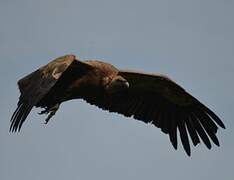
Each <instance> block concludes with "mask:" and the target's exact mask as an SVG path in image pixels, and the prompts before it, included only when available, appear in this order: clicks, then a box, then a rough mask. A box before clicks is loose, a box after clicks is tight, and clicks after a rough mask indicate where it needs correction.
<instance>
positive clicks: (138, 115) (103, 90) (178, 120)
mask: <svg viewBox="0 0 234 180" xmlns="http://www.w3.org/2000/svg"><path fill="white" fill-rule="evenodd" d="M18 86H19V89H20V93H21V95H20V98H19V102H18V107H17V109H16V110H15V112H14V114H13V115H12V118H11V126H10V131H12V132H15V131H17V130H18V131H19V130H20V129H21V126H22V124H23V122H24V121H25V119H26V118H27V116H28V114H29V113H30V111H31V109H32V108H33V107H34V106H35V107H41V108H44V110H43V111H42V112H41V114H43V113H48V114H49V115H48V117H47V119H46V123H47V122H48V121H49V119H50V118H51V117H52V116H53V115H54V114H55V112H56V111H57V110H58V108H59V105H60V104H61V103H62V102H64V101H68V100H71V99H77V98H80V99H84V100H85V101H87V102H88V103H90V104H93V105H96V106H98V107H99V108H102V109H104V110H108V111H110V112H117V113H120V114H123V115H124V116H127V117H133V118H134V119H138V120H141V121H143V122H145V123H152V124H154V125H155V126H157V127H159V128H161V130H162V131H163V132H164V133H166V134H168V135H169V138H170V141H171V143H172V145H173V146H174V148H175V149H177V132H179V134H180V138H181V142H182V145H183V147H184V149H185V151H186V153H187V154H188V155H190V144H189V137H190V139H191V140H192V143H193V145H194V146H196V145H197V144H198V143H200V141H201V140H202V141H203V142H204V144H205V145H206V146H207V148H209V149H210V148H211V142H210V140H212V141H213V142H214V144H216V145H217V146H219V141H218V138H217V137H216V132H217V129H218V126H220V127H222V128H225V126H224V124H223V122H222V121H221V120H220V119H219V117H218V116H217V115H215V113H214V112H212V111H211V110H210V109H209V108H207V107H206V106H205V105H203V104H202V103H201V102H199V101H198V100H197V99H196V98H194V97H193V96H192V95H190V94H189V93H187V92H186V91H185V90H184V89H183V88H182V87H180V86H179V85H178V84H176V83H175V82H173V81H172V80H170V79H169V78H168V77H166V76H163V75H159V74H144V73H139V72H131V71H120V70H118V69H116V68H115V67H114V66H112V65H110V64H108V63H104V62H100V61H84V62H81V61H79V60H77V59H76V58H75V56H74V55H66V56H63V57H60V58H57V59H55V60H53V61H51V62H50V63H48V64H47V65H45V66H43V67H41V68H40V69H38V70H36V71H35V72H33V73H31V74H29V75H27V76H26V77H24V78H22V79H21V80H19V81H18ZM177 129H178V130H177Z"/></svg>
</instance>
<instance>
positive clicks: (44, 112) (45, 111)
mask: <svg viewBox="0 0 234 180" xmlns="http://www.w3.org/2000/svg"><path fill="white" fill-rule="evenodd" d="M48 113H49V111H48V109H45V110H42V111H41V112H39V113H37V114H39V115H42V114H48Z"/></svg>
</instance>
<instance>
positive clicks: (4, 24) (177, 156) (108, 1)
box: [0, 0, 234, 180]
mask: <svg viewBox="0 0 234 180" xmlns="http://www.w3.org/2000/svg"><path fill="white" fill-rule="evenodd" d="M233 9H234V1H233V0H223V1H218V0H193V1H192V0H177V1H174V0H157V1H155V0H152V1H149V0H145V1H138V0H40V1H39V0H20V1H17V0H0V55H1V66H0V82H1V91H0V92H1V93H0V99H1V101H0V107H1V108H0V115H1V118H0V119H1V121H0V144H1V146H0V147H1V148H0V159H1V161H0V179H1V180H13V179H22V180H42V179H43V180H49V179H50V180H51V179H57V180H64V179H77V180H93V179H96V180H110V179H111V180H120V179H121V180H130V179H134V180H142V179H147V180H151V179H152V180H153V179H154V180H155V179H182V180H183V179H184V180H187V179H189V180H198V179H206V180H208V179H212V180H220V179H225V180H231V179H233V177H234V156H233V152H234V141H233V138H234V132H233V125H234V123H233V112H234V109H233V107H234V96H233V92H234V85H233V82H234V81H233V78H234V35H233V32H234V21H233V17H234V11H233ZM69 53H73V54H75V55H77V56H78V57H80V59H101V60H104V61H107V62H109V63H112V64H113V65H115V66H116V67H118V68H124V69H135V70H141V71H145V72H159V73H163V74H167V75H168V76H169V77H171V78H172V79H173V80H175V81H176V82H178V83H179V84H180V85H182V86H183V87H184V88H185V89H186V90H187V91H189V92H190V93H192V94H193V95H194V96H195V97H197V98H198V99H199V100H201V101H202V102H203V103H204V104H206V105H207V106H208V107H210V108H211V109H212V110H213V111H215V112H216V113H217V115H219V116H220V117H221V119H222V120H223V121H224V123H225V125H226V127H227V129H226V130H222V129H221V130H220V131H219V132H218V137H219V139H220V143H221V147H219V148H218V147H215V146H214V147H213V148H212V150H208V149H206V148H205V146H204V144H200V145H198V146H197V147H195V148H192V157H190V158H189V157H187V155H186V154H185V152H184V151H183V150H182V146H181V145H180V146H179V150H177V151H175V150H174V149H173V147H172V145H171V144H170V141H169V138H168V137H167V136H166V135H164V134H163V133H162V132H161V131H160V130H159V129H158V128H154V127H152V126H150V125H146V124H144V123H142V122H139V121H134V120H133V119H132V118H125V117H123V116H121V115H118V114H115V113H112V114H111V113H108V112H105V111H102V110H99V109H98V108H96V107H95V106H91V105H89V104H86V103H84V102H83V101H79V100H76V101H71V102H67V103H64V104H63V105H62V107H61V108H60V110H59V112H58V113H57V114H56V116H55V117H54V118H53V119H52V120H51V122H50V123H49V124H48V125H44V124H43V122H44V119H45V116H39V115H37V112H39V109H35V110H33V111H32V113H31V114H30V116H29V117H28V119H27V122H25V124H24V126H23V128H22V132H20V133H17V134H10V133H9V132H8V130H9V125H10V123H9V120H10V117H11V115H12V113H13V111H14V110H15V108H16V103H17V100H18V96H19V91H18V89H17V85H16V82H17V80H18V79H19V78H21V77H23V76H24V75H26V74H28V73H29V72H32V71H34V70H35V69H36V68H38V67H40V66H41V65H44V64H45V63H47V62H48V61H50V60H52V59H54V58H56V57H58V56H61V55H64V54H69Z"/></svg>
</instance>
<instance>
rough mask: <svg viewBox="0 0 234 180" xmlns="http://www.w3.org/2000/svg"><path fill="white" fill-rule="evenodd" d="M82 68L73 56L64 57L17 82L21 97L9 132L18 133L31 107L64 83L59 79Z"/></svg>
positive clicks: (83, 64) (80, 63) (81, 64)
mask: <svg viewBox="0 0 234 180" xmlns="http://www.w3.org/2000/svg"><path fill="white" fill-rule="evenodd" d="M83 66H86V64H85V63H83V62H80V61H78V60H76V59H75V56H74V55H66V56H63V57H60V58H57V59H55V60H53V61H51V62H50V63H48V64H47V65H45V66H43V67H41V68H39V69H38V70H36V71H34V72H32V73H31V74H29V75H27V76H26V77H24V78H22V79H21V80H19V81H18V86H19V90H20V93H21V95H20V98H19V101H18V107H17V109H16V110H15V112H14V113H13V115H12V117H11V126H10V131H12V132H13V131H17V130H18V131H19V130H20V129H21V126H22V124H23V122H24V121H25V119H26V118H27V116H28V114H29V113H30V111H31V109H32V108H33V106H36V105H37V103H38V102H39V101H40V100H41V99H42V98H43V97H44V96H46V94H48V93H49V92H50V90H51V89H52V87H53V86H54V85H55V84H56V83H57V82H58V81H59V80H61V79H63V81H64V78H61V77H64V76H65V77H66V76H69V73H67V72H68V71H70V70H71V69H72V67H75V68H77V71H79V68H80V69H82V68H83ZM87 66H89V65H87ZM66 78H67V79H69V78H71V77H66Z"/></svg>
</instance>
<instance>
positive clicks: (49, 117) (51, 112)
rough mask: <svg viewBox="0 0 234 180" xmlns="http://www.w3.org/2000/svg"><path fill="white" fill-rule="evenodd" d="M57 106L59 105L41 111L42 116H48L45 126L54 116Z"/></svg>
mask: <svg viewBox="0 0 234 180" xmlns="http://www.w3.org/2000/svg"><path fill="white" fill-rule="evenodd" d="M59 105H60V103H57V104H55V105H54V106H52V107H51V108H49V109H45V110H43V111H42V112H41V113H42V114H44V113H46V114H48V113H49V115H48V116H47V118H46V119H45V124H47V123H48V122H49V120H50V119H51V118H52V117H53V116H54V115H55V113H56V112H57V110H58V109H59Z"/></svg>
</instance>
